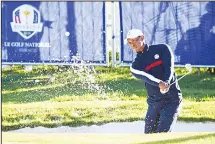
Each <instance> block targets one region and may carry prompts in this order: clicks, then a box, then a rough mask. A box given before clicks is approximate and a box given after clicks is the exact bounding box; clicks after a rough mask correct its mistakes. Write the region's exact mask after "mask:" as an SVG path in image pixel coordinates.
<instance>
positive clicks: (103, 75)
mask: <svg viewBox="0 0 215 144" xmlns="http://www.w3.org/2000/svg"><path fill="white" fill-rule="evenodd" d="M95 70H96V73H97V74H94V72H93V69H92V68H88V69H86V68H84V67H73V69H71V67H68V66H64V67H56V66H37V67H34V69H33V71H31V72H24V71H23V68H22V67H21V66H15V67H14V68H13V69H12V70H11V69H4V70H3V72H2V130H3V131H8V130H12V129H18V128H22V127H26V126H29V127H36V126H45V127H57V126H61V125H69V126H80V125H92V124H102V123H107V122H113V121H114V122H116V121H134V120H143V118H144V115H145V113H146V109H147V104H146V98H147V94H146V90H145V88H144V83H143V81H141V80H137V79H135V78H133V77H132V76H131V74H130V71H129V68H127V67H123V68H122V67H120V68H107V67H96V68H95ZM185 72H186V70H185V69H183V68H176V73H177V74H178V75H179V76H180V75H182V74H184V73H185ZM87 73H91V75H87ZM50 75H51V76H54V77H55V81H54V82H50V81H49V80H50V79H49V77H50ZM179 84H180V87H181V89H182V92H183V97H184V102H183V109H182V111H181V114H180V117H179V120H182V121H189V122H192V121H193V122H194V121H195V122H206V121H212V122H215V111H214V109H215V90H214V87H215V77H214V75H210V74H208V73H207V72H206V69H201V75H200V76H198V75H197V69H194V70H193V72H192V74H190V75H188V76H187V77H186V78H184V79H183V80H181V81H180V83H179Z"/></svg>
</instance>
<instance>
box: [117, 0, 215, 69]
mask: <svg viewBox="0 0 215 144" xmlns="http://www.w3.org/2000/svg"><path fill="white" fill-rule="evenodd" d="M119 8H120V22H121V23H120V28H121V30H120V31H121V59H120V61H121V63H122V64H123V63H127V64H129V63H131V62H132V61H133V60H134V58H135V55H136V54H135V52H133V51H132V50H131V49H130V48H129V46H128V45H124V44H123V42H124V41H123V40H124V38H125V37H126V34H127V32H128V31H129V30H130V29H132V28H137V29H141V30H142V31H143V33H144V36H145V39H146V43H148V44H149V45H152V44H159V43H166V44H168V45H170V47H171V48H172V50H173V52H174V55H175V64H176V65H184V64H186V63H190V64H192V65H196V66H215V2H120V4H119Z"/></svg>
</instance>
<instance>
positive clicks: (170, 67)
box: [162, 45, 174, 84]
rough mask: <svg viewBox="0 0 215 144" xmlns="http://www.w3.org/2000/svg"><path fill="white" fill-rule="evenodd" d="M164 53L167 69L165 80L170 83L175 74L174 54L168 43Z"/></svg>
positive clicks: (165, 68)
mask: <svg viewBox="0 0 215 144" xmlns="http://www.w3.org/2000/svg"><path fill="white" fill-rule="evenodd" d="M164 53H165V55H164V56H163V58H162V60H163V65H164V70H165V72H164V79H163V81H164V82H166V83H168V84H170V81H171V79H172V78H173V74H174V55H173V53H172V51H171V49H170V47H169V46H168V45H166V48H165V49H164Z"/></svg>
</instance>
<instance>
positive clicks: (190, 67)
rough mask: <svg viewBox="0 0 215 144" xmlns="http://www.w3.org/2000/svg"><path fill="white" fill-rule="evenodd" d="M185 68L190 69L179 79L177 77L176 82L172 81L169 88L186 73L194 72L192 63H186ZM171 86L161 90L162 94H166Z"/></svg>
mask: <svg viewBox="0 0 215 144" xmlns="http://www.w3.org/2000/svg"><path fill="white" fill-rule="evenodd" d="M185 68H186V69H187V70H188V72H187V73H185V74H184V75H183V76H181V77H180V78H179V79H177V80H176V81H175V82H173V83H171V84H170V85H169V88H170V86H171V85H173V84H174V83H176V82H178V81H179V80H181V79H182V78H184V77H185V76H186V75H188V74H189V73H191V72H192V66H191V64H185ZM169 88H168V89H166V90H160V92H161V93H162V94H165V93H167V92H168V91H169Z"/></svg>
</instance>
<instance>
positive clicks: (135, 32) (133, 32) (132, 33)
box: [124, 29, 143, 45]
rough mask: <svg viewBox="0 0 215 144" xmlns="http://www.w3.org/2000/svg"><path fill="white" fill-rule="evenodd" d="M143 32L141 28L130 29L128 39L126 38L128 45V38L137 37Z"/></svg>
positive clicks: (125, 41) (125, 42)
mask: <svg viewBox="0 0 215 144" xmlns="http://www.w3.org/2000/svg"><path fill="white" fill-rule="evenodd" d="M142 35H143V32H142V31H141V30H139V29H131V30H129V31H128V33H127V36H126V39H124V44H125V45H126V44H127V43H128V41H127V39H128V38H137V37H138V36H142Z"/></svg>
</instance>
